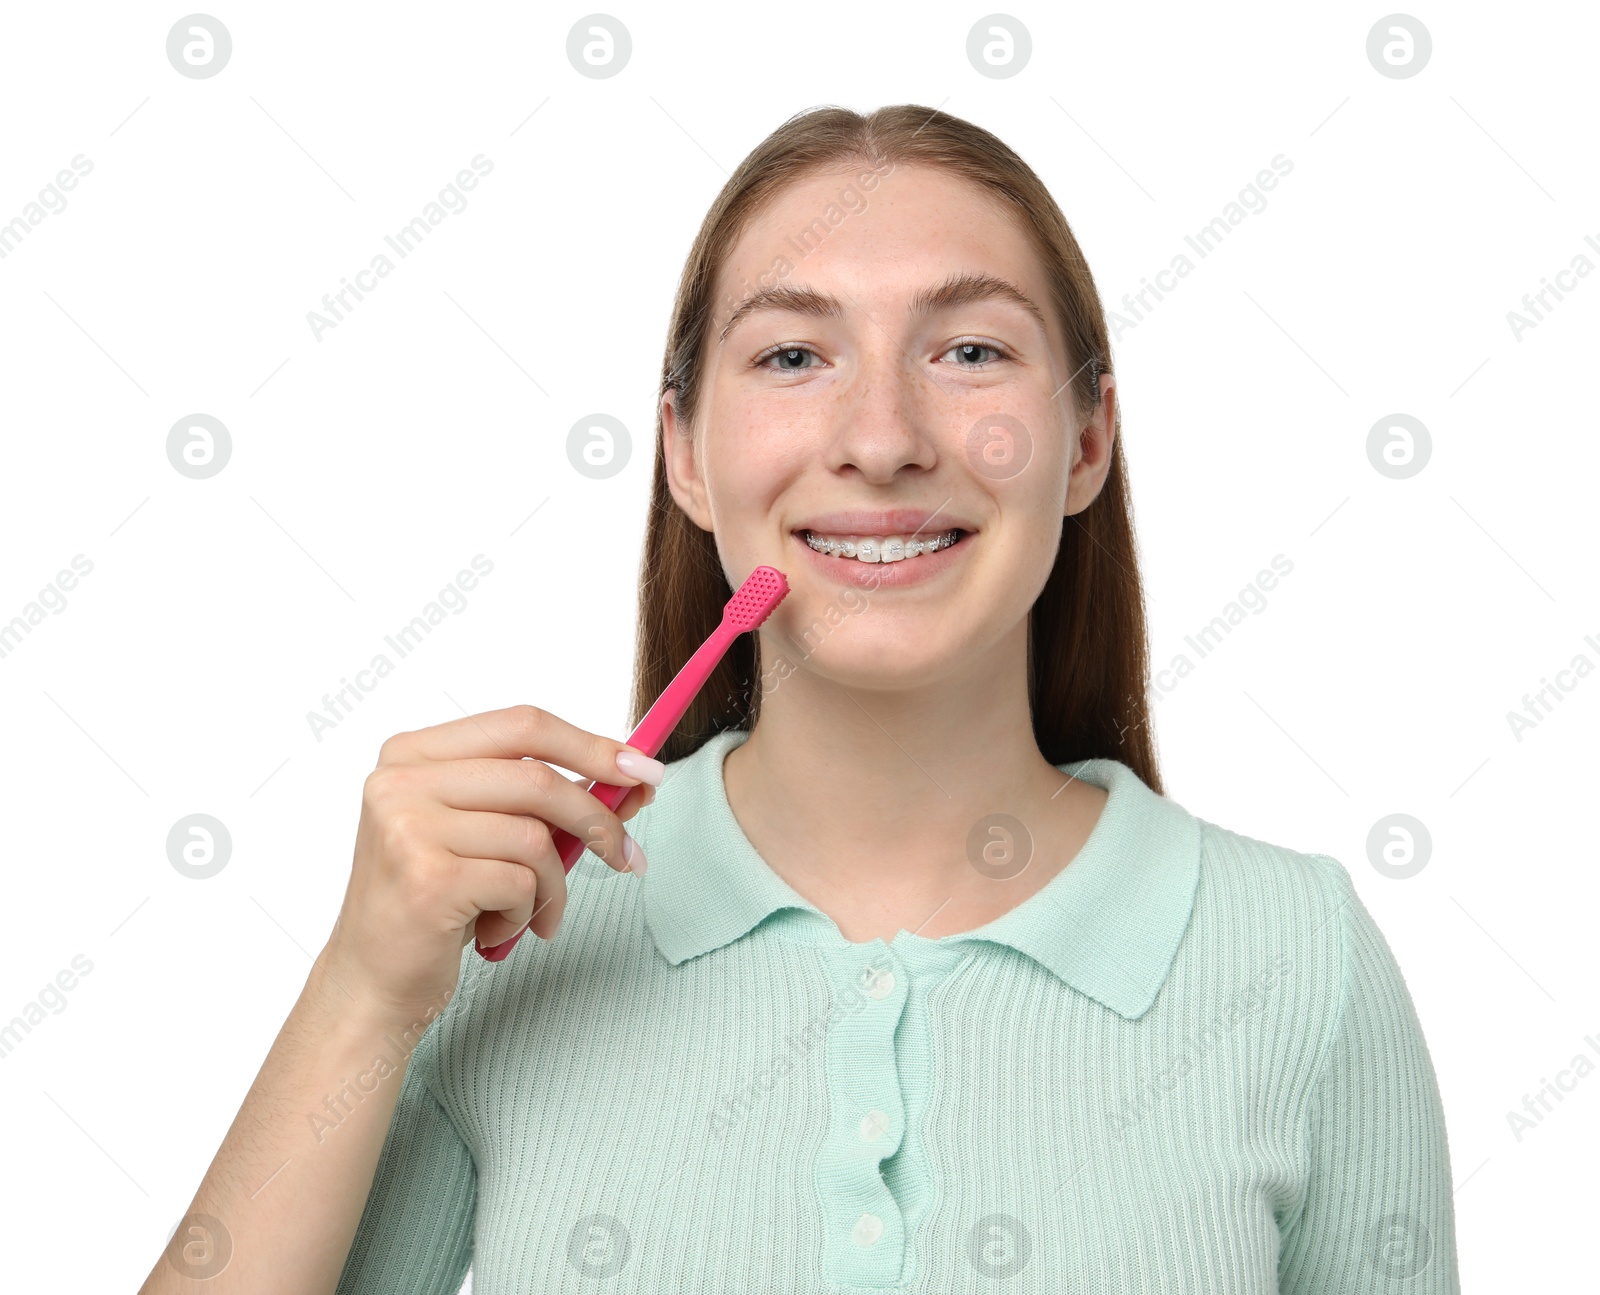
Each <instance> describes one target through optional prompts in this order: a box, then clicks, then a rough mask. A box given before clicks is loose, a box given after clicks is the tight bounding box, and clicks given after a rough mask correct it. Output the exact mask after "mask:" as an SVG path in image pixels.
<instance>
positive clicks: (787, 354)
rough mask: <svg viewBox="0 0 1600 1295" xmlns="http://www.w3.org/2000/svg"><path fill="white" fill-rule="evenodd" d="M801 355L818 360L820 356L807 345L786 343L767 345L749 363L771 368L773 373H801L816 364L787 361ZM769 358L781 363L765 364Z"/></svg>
mask: <svg viewBox="0 0 1600 1295" xmlns="http://www.w3.org/2000/svg"><path fill="white" fill-rule="evenodd" d="M803 355H810V356H813V357H815V358H816V359H819V360H820V359H821V358H822V357H821V356H819V355H817V353H816V352H815V351H813V350H812V349H811V348H810V347H809V346H791V345H788V344H782V345H778V346H773V347H769V348H768V349H767V350H765V351H763V352H761V354H760V355H758V356H756V358H755V359H753V360H751V361H750V363H751V366H752V367H754V368H757V369H767V368H771V369H772V371H773V372H775V373H803V372H805V370H807V369H810V368H814V367H816V366H815V365H810V364H798V363H795V364H791V363H789V361H797V360H799V358H800V357H801V356H803ZM771 359H777V360H780V361H783V363H780V364H778V365H776V366H770V365H768V364H767V361H768V360H771Z"/></svg>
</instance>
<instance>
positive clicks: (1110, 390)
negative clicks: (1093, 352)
mask: <svg viewBox="0 0 1600 1295" xmlns="http://www.w3.org/2000/svg"><path fill="white" fill-rule="evenodd" d="M1116 435H1117V380H1116V378H1114V377H1113V376H1112V375H1111V374H1109V373H1102V374H1101V375H1100V403H1099V404H1098V405H1096V406H1095V410H1094V413H1093V414H1092V415H1090V417H1089V421H1088V422H1087V423H1085V424H1084V425H1083V428H1082V430H1081V431H1080V432H1079V433H1078V444H1077V446H1076V447H1075V459H1076V461H1075V462H1074V463H1073V465H1072V471H1071V473H1070V474H1069V476H1068V477H1067V504H1066V507H1065V508H1064V509H1062V515H1063V516H1066V517H1070V516H1072V515H1073V514H1074V513H1081V512H1082V511H1083V510H1084V509H1085V508H1087V507H1088V506H1089V505H1090V504H1092V503H1093V502H1094V501H1095V498H1096V497H1097V496H1098V495H1099V494H1100V488H1101V487H1102V486H1104V485H1105V483H1106V475H1107V474H1108V473H1109V472H1110V471H1111V455H1112V451H1113V450H1114V449H1115V446H1114V445H1113V444H1112V442H1113V441H1114V440H1115V439H1116Z"/></svg>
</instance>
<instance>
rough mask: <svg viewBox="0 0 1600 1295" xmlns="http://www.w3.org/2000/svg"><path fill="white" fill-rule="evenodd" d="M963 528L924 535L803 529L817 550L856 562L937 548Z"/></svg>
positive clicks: (885, 559) (910, 555) (946, 545)
mask: <svg viewBox="0 0 1600 1295" xmlns="http://www.w3.org/2000/svg"><path fill="white" fill-rule="evenodd" d="M961 535H962V532H961V531H960V530H948V531H944V532H943V533H941V534H939V535H933V536H929V537H928V538H926V539H924V538H922V537H920V536H911V537H909V538H908V537H906V536H904V535H818V534H816V533H815V532H814V531H806V532H804V536H805V541H806V543H807V544H808V545H810V546H811V547H812V548H813V549H815V550H816V551H817V552H818V553H826V554H828V555H830V556H832V557H841V558H854V559H855V560H856V561H857V562H900V561H902V560H904V559H905V558H915V557H920V556H921V555H922V554H924V553H933V552H935V551H936V550H938V549H947V548H949V547H950V546H951V545H952V544H954V543H955V542H956V541H957V540H959V539H960V538H961Z"/></svg>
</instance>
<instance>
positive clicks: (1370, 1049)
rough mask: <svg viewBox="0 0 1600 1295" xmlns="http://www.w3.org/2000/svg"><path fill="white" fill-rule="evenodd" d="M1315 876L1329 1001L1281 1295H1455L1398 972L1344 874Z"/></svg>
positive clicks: (1416, 1035)
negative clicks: (1335, 966) (1331, 985)
mask: <svg viewBox="0 0 1600 1295" xmlns="http://www.w3.org/2000/svg"><path fill="white" fill-rule="evenodd" d="M1317 863H1318V865H1319V866H1320V867H1322V869H1323V870H1324V872H1325V873H1326V874H1327V879H1328V883H1329V890H1330V892H1331V897H1330V909H1332V908H1335V907H1336V908H1337V913H1336V915H1333V916H1330V918H1329V921H1330V922H1332V923H1334V924H1336V926H1337V929H1338V931H1339V939H1340V969H1341V974H1340V1000H1339V1006H1338V1008H1337V1009H1336V1011H1335V1019H1334V1023H1333V1030H1332V1035H1331V1037H1330V1038H1329V1039H1328V1040H1327V1041H1326V1043H1325V1052H1324V1057H1323V1063H1322V1068H1321V1072H1320V1075H1319V1078H1318V1080H1317V1082H1316V1085H1315V1088H1314V1089H1313V1091H1312V1094H1311V1099H1310V1102H1309V1104H1308V1108H1307V1111H1306V1116H1305V1140H1306V1148H1307V1153H1308V1156H1309V1162H1310V1170H1309V1173H1308V1178H1307V1184H1306V1190H1305V1197H1304V1200H1303V1201H1302V1203H1301V1207H1300V1209H1299V1210H1298V1212H1297V1213H1296V1214H1295V1215H1294V1216H1293V1217H1292V1218H1291V1219H1290V1220H1288V1221H1287V1222H1286V1224H1285V1228H1284V1235H1283V1246H1282V1249H1281V1251H1280V1256H1279V1265H1278V1267H1279V1283H1280V1284H1279V1289H1280V1291H1281V1292H1282V1295H1343V1293H1344V1292H1349V1291H1387V1290H1402V1289H1403V1290H1404V1291H1405V1292H1406V1295H1459V1292H1460V1289H1461V1286H1460V1278H1459V1276H1458V1273H1457V1266H1456V1239H1455V1208H1454V1196H1453V1192H1452V1187H1451V1178H1450V1155H1449V1147H1448V1144H1447V1141H1446V1137H1445V1123H1444V1108H1443V1104H1442V1103H1441V1101H1440V1098H1439V1085H1438V1080H1437V1077H1436V1076H1435V1074H1434V1069H1433V1063H1432V1060H1431V1058H1430V1057H1429V1055H1428V1048H1427V1043H1426V1042H1425V1041H1424V1038H1423V1034H1422V1027H1421V1024H1420V1023H1419V1021H1418V1020H1417V1014H1416V1009H1415V1007H1414V1006H1413V1004H1412V1002H1411V995H1410V993H1409V991H1408V990H1407V989H1406V984H1405V980H1404V978H1403V977H1402V976H1401V974H1400V968H1399V966H1398V964H1397V963H1396V962H1395V959H1394V955H1393V953H1392V952H1391V951H1390V949H1389V945H1388V943H1387V942H1386V941H1385V940H1384V938H1383V935H1382V933H1381V932H1380V931H1379V929H1378V927H1377V925H1376V923H1374V922H1373V920H1372V916H1371V914H1369V913H1368V912H1367V910H1366V908H1365V907H1364V906H1363V905H1362V903H1361V900H1360V898H1359V896H1357V894H1356V892H1355V888H1354V887H1353V886H1352V884H1351V881H1350V875H1349V873H1348V872H1347V871H1346V870H1345V868H1344V867H1343V866H1342V865H1341V864H1339V863H1338V862H1337V861H1336V860H1333V859H1330V858H1327V857H1326V856H1317Z"/></svg>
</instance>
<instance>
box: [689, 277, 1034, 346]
mask: <svg viewBox="0 0 1600 1295" xmlns="http://www.w3.org/2000/svg"><path fill="white" fill-rule="evenodd" d="M974 301H1004V302H1009V303H1010V304H1012V305H1014V306H1020V307H1021V308H1022V309H1023V310H1025V311H1027V312H1028V314H1029V315H1031V316H1032V317H1033V319H1034V320H1035V321H1036V322H1037V323H1038V325H1039V328H1040V330H1041V331H1043V332H1045V333H1046V334H1048V333H1049V329H1048V328H1047V327H1046V325H1045V320H1044V314H1043V312H1041V311H1040V309H1039V307H1038V306H1036V305H1034V304H1033V300H1032V299H1031V298H1030V297H1029V296H1028V294H1027V293H1025V292H1023V291H1022V289H1021V288H1019V287H1017V286H1016V285H1015V284H1013V283H1010V282H1008V281H1007V280H1005V279H1002V278H1000V277H998V276H997V275H993V274H989V273H987V272H984V271H967V272H965V273H959V274H952V275H951V276H950V277H949V278H948V279H946V280H945V281H944V282H943V283H941V284H939V285H938V287H935V288H924V289H923V290H922V291H921V292H919V293H917V295H916V296H915V297H913V298H912V299H911V314H912V317H913V318H916V319H923V318H926V317H927V316H928V315H932V314H934V313H936V312H937V311H941V310H948V309H950V308H951V307H954V306H965V305H968V304H970V303H971V302H974ZM761 310H784V311H789V312H790V313H792V314H796V315H812V316H815V317H816V318H819V319H842V318H844V305H843V303H841V302H840V300H839V299H838V298H837V297H834V296H831V295H830V294H828V293H826V292H818V291H817V290H816V289H815V288H806V287H799V286H796V285H794V284H787V283H779V284H774V285H773V286H772V287H769V288H761V289H758V290H757V291H755V292H753V293H751V294H750V295H749V296H748V297H746V298H745V299H744V300H743V301H742V302H740V303H739V306H738V308H737V309H736V310H735V311H734V312H733V314H732V315H730V316H729V317H728V322H727V323H726V324H724V325H723V326H722V332H721V334H719V335H718V337H717V345H718V346H721V345H722V343H723V342H725V341H727V339H728V334H729V333H730V332H732V331H733V328H734V326H735V325H736V324H738V323H739V321H740V320H742V319H743V318H744V317H745V316H746V315H753V314H755V313H756V312H757V311H761Z"/></svg>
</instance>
